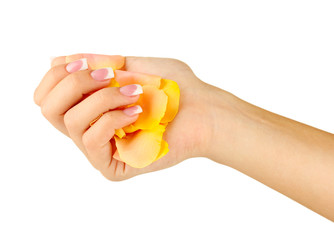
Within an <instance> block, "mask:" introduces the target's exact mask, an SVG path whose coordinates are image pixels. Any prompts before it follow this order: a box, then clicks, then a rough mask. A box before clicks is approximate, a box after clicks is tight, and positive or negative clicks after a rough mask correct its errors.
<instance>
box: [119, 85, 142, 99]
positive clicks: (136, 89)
mask: <svg viewBox="0 0 334 240" xmlns="http://www.w3.org/2000/svg"><path fill="white" fill-rule="evenodd" d="M119 91H120V92H121V93H122V94H123V95H125V96H129V97H130V96H135V95H138V94H142V93H143V88H142V87H141V86H140V85H139V84H131V85H127V86H124V87H121V88H120V89H119Z"/></svg>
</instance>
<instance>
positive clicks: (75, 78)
mask: <svg viewBox="0 0 334 240" xmlns="http://www.w3.org/2000/svg"><path fill="white" fill-rule="evenodd" d="M67 77H68V78H69V79H68V84H69V87H70V88H71V89H77V88H79V87H80V76H79V74H78V73H77V72H74V73H72V74H70V75H68V76H67Z"/></svg>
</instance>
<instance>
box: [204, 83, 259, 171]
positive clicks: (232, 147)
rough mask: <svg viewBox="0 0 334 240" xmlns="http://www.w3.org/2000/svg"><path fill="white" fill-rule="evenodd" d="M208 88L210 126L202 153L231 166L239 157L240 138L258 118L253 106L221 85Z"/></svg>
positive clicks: (243, 137)
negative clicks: (204, 149)
mask: <svg viewBox="0 0 334 240" xmlns="http://www.w3.org/2000/svg"><path fill="white" fill-rule="evenodd" d="M209 88H210V89H209V91H208V94H207V95H208V100H207V104H206V105H207V106H209V111H208V122H209V123H210V130H209V133H208V135H209V137H208V141H207V146H206V151H205V155H204V156H205V157H207V158H209V159H211V160H213V161H215V162H218V163H221V164H224V165H228V166H231V165H233V162H234V161H236V160H237V159H238V158H239V157H240V154H239V153H240V152H241V149H240V148H241V146H240V144H241V142H242V141H243V139H246V138H247V136H249V135H248V134H249V131H251V129H253V127H256V126H255V125H257V124H258V122H259V121H258V119H257V115H256V113H255V112H256V107H255V106H253V105H251V104H249V103H247V102H245V101H243V100H241V99H239V98H238V97H236V96H234V95H233V94H231V93H229V92H226V91H224V90H222V89H219V88H216V87H214V86H210V87H209ZM255 119H256V120H255Z"/></svg>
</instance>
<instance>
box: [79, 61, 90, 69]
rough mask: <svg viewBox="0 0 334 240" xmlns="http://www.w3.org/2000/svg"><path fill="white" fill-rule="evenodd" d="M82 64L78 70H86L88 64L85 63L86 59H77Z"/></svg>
mask: <svg viewBox="0 0 334 240" xmlns="http://www.w3.org/2000/svg"><path fill="white" fill-rule="evenodd" d="M79 60H80V61H81V62H82V66H81V68H80V69H79V71H80V70H87V69H88V63H87V58H81V59H79Z"/></svg>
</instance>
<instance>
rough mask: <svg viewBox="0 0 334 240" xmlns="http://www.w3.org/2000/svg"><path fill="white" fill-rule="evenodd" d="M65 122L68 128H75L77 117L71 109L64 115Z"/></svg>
mask: <svg viewBox="0 0 334 240" xmlns="http://www.w3.org/2000/svg"><path fill="white" fill-rule="evenodd" d="M64 124H65V127H66V128H67V130H70V129H72V128H73V126H75V125H76V124H75V119H74V118H73V114H72V113H71V111H70V110H69V111H67V112H66V113H65V115H64Z"/></svg>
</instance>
